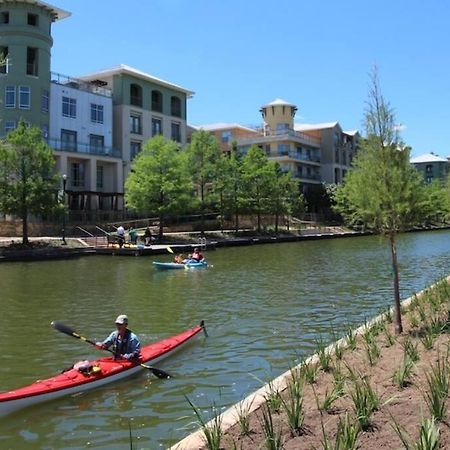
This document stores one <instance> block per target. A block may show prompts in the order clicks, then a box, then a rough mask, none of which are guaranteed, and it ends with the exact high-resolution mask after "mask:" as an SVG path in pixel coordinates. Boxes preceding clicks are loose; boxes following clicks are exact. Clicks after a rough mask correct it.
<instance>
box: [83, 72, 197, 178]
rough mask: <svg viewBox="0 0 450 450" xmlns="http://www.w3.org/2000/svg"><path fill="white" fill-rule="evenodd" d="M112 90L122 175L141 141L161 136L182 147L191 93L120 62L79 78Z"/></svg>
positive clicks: (139, 147)
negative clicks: (122, 167)
mask: <svg viewBox="0 0 450 450" xmlns="http://www.w3.org/2000/svg"><path fill="white" fill-rule="evenodd" d="M81 80H83V81H85V82H88V83H95V84H100V85H101V86H103V87H104V88H106V89H110V90H111V92H112V101H113V144H114V146H115V147H117V148H120V149H122V160H123V163H124V167H125V172H124V177H125V178H126V176H127V174H128V173H129V171H130V169H131V162H132V160H133V158H134V157H135V156H136V155H137V154H138V153H139V152H140V151H141V148H142V146H143V144H144V143H145V142H146V141H148V140H149V139H151V138H152V137H153V136H156V135H163V136H164V137H165V138H167V139H172V140H174V141H176V142H178V143H179V144H180V146H184V145H185V144H186V142H187V124H186V116H187V100H188V99H189V98H191V97H192V96H193V95H194V92H192V91H190V90H188V89H185V88H183V87H181V86H177V85H176V84H173V83H170V82H168V81H164V80H161V79H159V78H156V77H153V76H152V75H149V74H146V73H144V72H141V71H139V70H136V69H133V68H132V67H129V66H126V65H119V66H117V67H113V68H111V69H108V70H103V71H101V72H95V73H92V74H90V75H85V76H82V77H81Z"/></svg>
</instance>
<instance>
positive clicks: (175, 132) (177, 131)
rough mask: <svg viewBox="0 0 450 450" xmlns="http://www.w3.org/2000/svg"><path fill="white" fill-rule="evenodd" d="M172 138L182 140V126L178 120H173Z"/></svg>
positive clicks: (177, 140)
mask: <svg viewBox="0 0 450 450" xmlns="http://www.w3.org/2000/svg"><path fill="white" fill-rule="evenodd" d="M170 137H171V139H172V140H173V141H175V142H181V127H180V124H179V123H177V122H172V129H171V136H170Z"/></svg>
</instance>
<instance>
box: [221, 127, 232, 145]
mask: <svg viewBox="0 0 450 450" xmlns="http://www.w3.org/2000/svg"><path fill="white" fill-rule="evenodd" d="M232 136H233V135H232V133H231V131H230V130H227V131H222V142H223V143H224V144H228V142H230V139H231V138H232Z"/></svg>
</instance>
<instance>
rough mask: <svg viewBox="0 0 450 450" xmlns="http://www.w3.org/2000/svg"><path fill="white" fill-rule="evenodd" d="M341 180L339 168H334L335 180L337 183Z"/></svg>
mask: <svg viewBox="0 0 450 450" xmlns="http://www.w3.org/2000/svg"><path fill="white" fill-rule="evenodd" d="M340 181H341V180H340V177H339V169H334V182H335V183H336V184H337V183H339V182H340Z"/></svg>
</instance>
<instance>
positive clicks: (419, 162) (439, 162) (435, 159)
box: [410, 152, 450, 183]
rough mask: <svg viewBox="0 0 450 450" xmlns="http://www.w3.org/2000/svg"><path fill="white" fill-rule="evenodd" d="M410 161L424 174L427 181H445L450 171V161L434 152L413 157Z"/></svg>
mask: <svg viewBox="0 0 450 450" xmlns="http://www.w3.org/2000/svg"><path fill="white" fill-rule="evenodd" d="M410 162H411V164H412V165H413V166H414V167H415V168H416V169H417V170H418V171H419V172H420V173H421V174H422V175H423V178H424V180H425V182H426V183H431V182H433V181H435V180H440V181H444V180H445V179H446V178H447V176H448V173H449V172H450V161H449V160H448V159H446V158H442V157H440V156H438V155H435V154H434V153H433V152H431V153H426V154H424V155H420V156H416V157H415V158H411V159H410Z"/></svg>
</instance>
